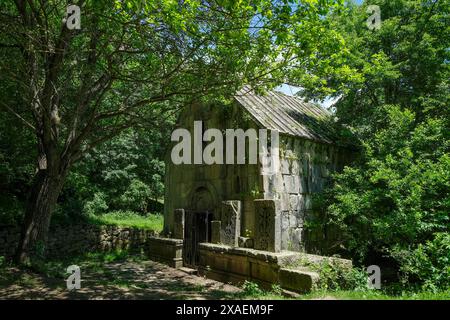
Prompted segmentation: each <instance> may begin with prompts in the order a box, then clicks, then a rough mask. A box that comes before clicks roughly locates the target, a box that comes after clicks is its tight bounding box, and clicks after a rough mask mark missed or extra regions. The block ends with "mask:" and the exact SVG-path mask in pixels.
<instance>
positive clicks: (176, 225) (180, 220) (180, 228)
mask: <svg viewBox="0 0 450 320" xmlns="http://www.w3.org/2000/svg"><path fill="white" fill-rule="evenodd" d="M184 216H185V213H184V209H175V211H174V216H173V237H174V238H175V239H184Z"/></svg>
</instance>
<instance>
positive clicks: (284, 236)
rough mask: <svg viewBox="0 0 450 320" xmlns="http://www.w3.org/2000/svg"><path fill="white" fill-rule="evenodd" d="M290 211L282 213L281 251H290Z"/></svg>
mask: <svg viewBox="0 0 450 320" xmlns="http://www.w3.org/2000/svg"><path fill="white" fill-rule="evenodd" d="M289 216H290V214H289V211H282V212H281V249H282V250H288V249H289V242H290V241H289V240H290V239H289Z"/></svg>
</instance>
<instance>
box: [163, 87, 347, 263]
mask: <svg viewBox="0 0 450 320" xmlns="http://www.w3.org/2000/svg"><path fill="white" fill-rule="evenodd" d="M194 121H202V124H203V130H206V129H208V128H218V129H221V130H223V132H225V129H229V128H231V129H233V128H242V129H244V130H246V129H248V128H254V129H256V130H258V129H261V128H266V129H269V130H276V131H278V132H279V168H278V170H277V173H276V174H274V175H267V174H264V172H263V170H262V166H261V164H260V163H259V161H258V163H257V164H248V163H247V162H246V164H213V165H207V164H180V165H175V164H173V162H172V161H171V157H170V152H168V156H167V161H166V178H165V179H166V181H165V184H166V189H165V190H166V191H165V201H164V203H165V208H164V223H165V226H164V233H165V234H166V235H167V236H168V237H170V238H178V239H184V247H183V259H184V263H185V264H186V265H196V263H197V262H198V261H197V260H198V252H197V251H198V248H197V246H198V243H202V242H209V243H213V244H214V243H216V244H221V245H224V246H231V247H242V248H253V249H257V250H264V251H269V252H281V251H284V250H288V251H297V252H298V251H307V252H318V250H319V249H320V248H321V247H323V245H322V244H323V243H324V242H326V241H327V239H325V238H326V237H330V235H329V234H326V233H327V232H328V231H326V230H323V231H322V232H320V231H319V232H309V231H308V229H307V228H306V225H307V224H308V223H313V222H314V217H315V214H314V211H313V205H312V203H313V202H312V199H313V196H314V194H316V193H318V192H320V191H321V190H323V188H324V186H325V184H326V183H327V180H328V179H329V177H330V174H331V173H332V172H335V171H337V170H340V169H342V168H343V166H344V165H345V164H346V163H348V162H349V160H350V155H351V152H350V151H349V149H346V148H345V147H343V146H338V145H337V144H336V142H335V141H336V138H335V134H334V131H333V126H332V125H331V124H330V121H331V117H330V114H329V112H328V111H326V110H325V109H323V108H321V107H320V106H318V105H315V104H311V103H306V102H305V101H303V100H302V99H301V98H298V97H293V96H288V95H285V94H283V93H280V92H275V91H272V92H269V93H268V94H267V95H264V96H261V95H257V94H255V93H254V92H253V91H252V90H251V89H250V88H249V87H244V88H243V89H242V90H240V91H239V92H238V93H237V94H236V95H235V97H234V103H232V104H230V105H193V106H192V107H190V108H188V109H186V110H184V112H183V113H182V114H181V116H180V118H179V120H178V123H177V127H179V128H185V129H187V130H189V131H190V132H192V133H193V129H194V128H193V127H194ZM205 144H207V143H205Z"/></svg>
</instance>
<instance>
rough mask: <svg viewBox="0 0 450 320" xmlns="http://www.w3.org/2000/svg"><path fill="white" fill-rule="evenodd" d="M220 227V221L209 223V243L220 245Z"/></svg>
mask: <svg viewBox="0 0 450 320" xmlns="http://www.w3.org/2000/svg"><path fill="white" fill-rule="evenodd" d="M220 226H221V222H220V221H218V220H213V221H211V243H220Z"/></svg>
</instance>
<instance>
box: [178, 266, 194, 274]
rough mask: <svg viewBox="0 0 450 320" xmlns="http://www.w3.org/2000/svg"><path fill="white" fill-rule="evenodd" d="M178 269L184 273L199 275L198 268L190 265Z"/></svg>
mask: <svg viewBox="0 0 450 320" xmlns="http://www.w3.org/2000/svg"><path fill="white" fill-rule="evenodd" d="M178 270H180V271H183V272H184V273H187V274H190V275H197V274H198V270H197V269H191V268H188V267H181V268H178Z"/></svg>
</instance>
